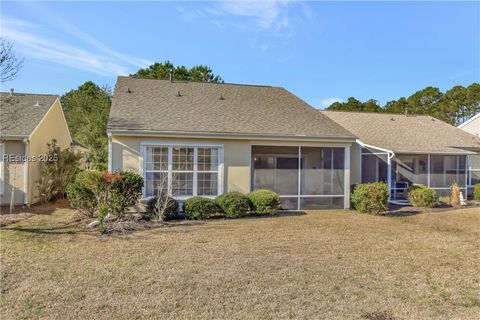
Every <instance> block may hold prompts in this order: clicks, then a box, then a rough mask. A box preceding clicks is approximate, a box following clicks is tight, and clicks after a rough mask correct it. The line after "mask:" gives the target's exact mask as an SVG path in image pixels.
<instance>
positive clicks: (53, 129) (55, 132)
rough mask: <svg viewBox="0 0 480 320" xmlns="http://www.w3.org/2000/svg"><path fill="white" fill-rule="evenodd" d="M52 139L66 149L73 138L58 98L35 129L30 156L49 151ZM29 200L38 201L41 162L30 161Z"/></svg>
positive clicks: (32, 135) (31, 201) (31, 139)
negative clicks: (48, 144) (48, 145)
mask: <svg viewBox="0 0 480 320" xmlns="http://www.w3.org/2000/svg"><path fill="white" fill-rule="evenodd" d="M52 139H56V140H57V143H58V145H59V147H60V148H61V149H65V148H68V147H70V144H71V142H72V139H71V137H70V132H69V131H68V126H67V123H66V121H65V117H64V115H63V111H62V106H61V104H60V101H59V100H58V99H57V100H56V101H55V102H54V104H53V106H52V107H51V108H50V110H49V111H48V112H47V114H46V115H45V117H44V118H43V120H42V121H41V122H40V124H39V125H38V126H37V128H36V129H35V130H34V131H33V133H32V134H31V137H30V141H29V148H28V149H29V151H28V153H29V154H28V155H29V157H33V156H36V157H38V156H39V155H43V154H45V153H46V152H47V150H48V148H47V143H49V142H51V141H52ZM28 166H29V172H28V202H27V204H32V203H35V202H38V200H39V197H38V191H37V187H36V181H37V180H38V179H40V177H41V174H40V173H41V172H40V169H41V166H40V162H39V161H38V160H37V161H30V162H29V163H28Z"/></svg>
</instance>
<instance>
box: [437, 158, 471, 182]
mask: <svg viewBox="0 0 480 320" xmlns="http://www.w3.org/2000/svg"><path fill="white" fill-rule="evenodd" d="M465 162H466V156H453V155H432V156H431V157H430V187H431V188H450V186H451V185H452V184H453V183H454V182H456V183H458V184H459V185H460V186H461V187H465V182H466V163H465Z"/></svg>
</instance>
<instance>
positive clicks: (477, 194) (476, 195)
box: [473, 183, 480, 200]
mask: <svg viewBox="0 0 480 320" xmlns="http://www.w3.org/2000/svg"><path fill="white" fill-rule="evenodd" d="M473 199H475V200H480V183H477V184H476V185H475V187H473Z"/></svg>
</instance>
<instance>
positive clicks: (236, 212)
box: [215, 191, 250, 218]
mask: <svg viewBox="0 0 480 320" xmlns="http://www.w3.org/2000/svg"><path fill="white" fill-rule="evenodd" d="M215 203H216V204H217V206H218V207H219V208H220V209H221V210H222V212H223V213H224V214H225V216H226V217H227V218H240V217H244V216H246V215H247V214H248V212H249V210H250V201H249V200H248V198H247V196H246V195H244V194H242V193H240V192H236V191H233V192H227V193H224V194H222V195H219V196H218V197H216V198H215Z"/></svg>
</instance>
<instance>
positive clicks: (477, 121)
mask: <svg viewBox="0 0 480 320" xmlns="http://www.w3.org/2000/svg"><path fill="white" fill-rule="evenodd" d="M458 128H460V129H462V130H465V131H467V132H468V133H471V134H474V135H476V136H477V137H480V113H479V114H477V115H475V116H473V117H471V118H470V119H468V120H467V121H465V122H464V123H462V124H461V125H459V126H458Z"/></svg>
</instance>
